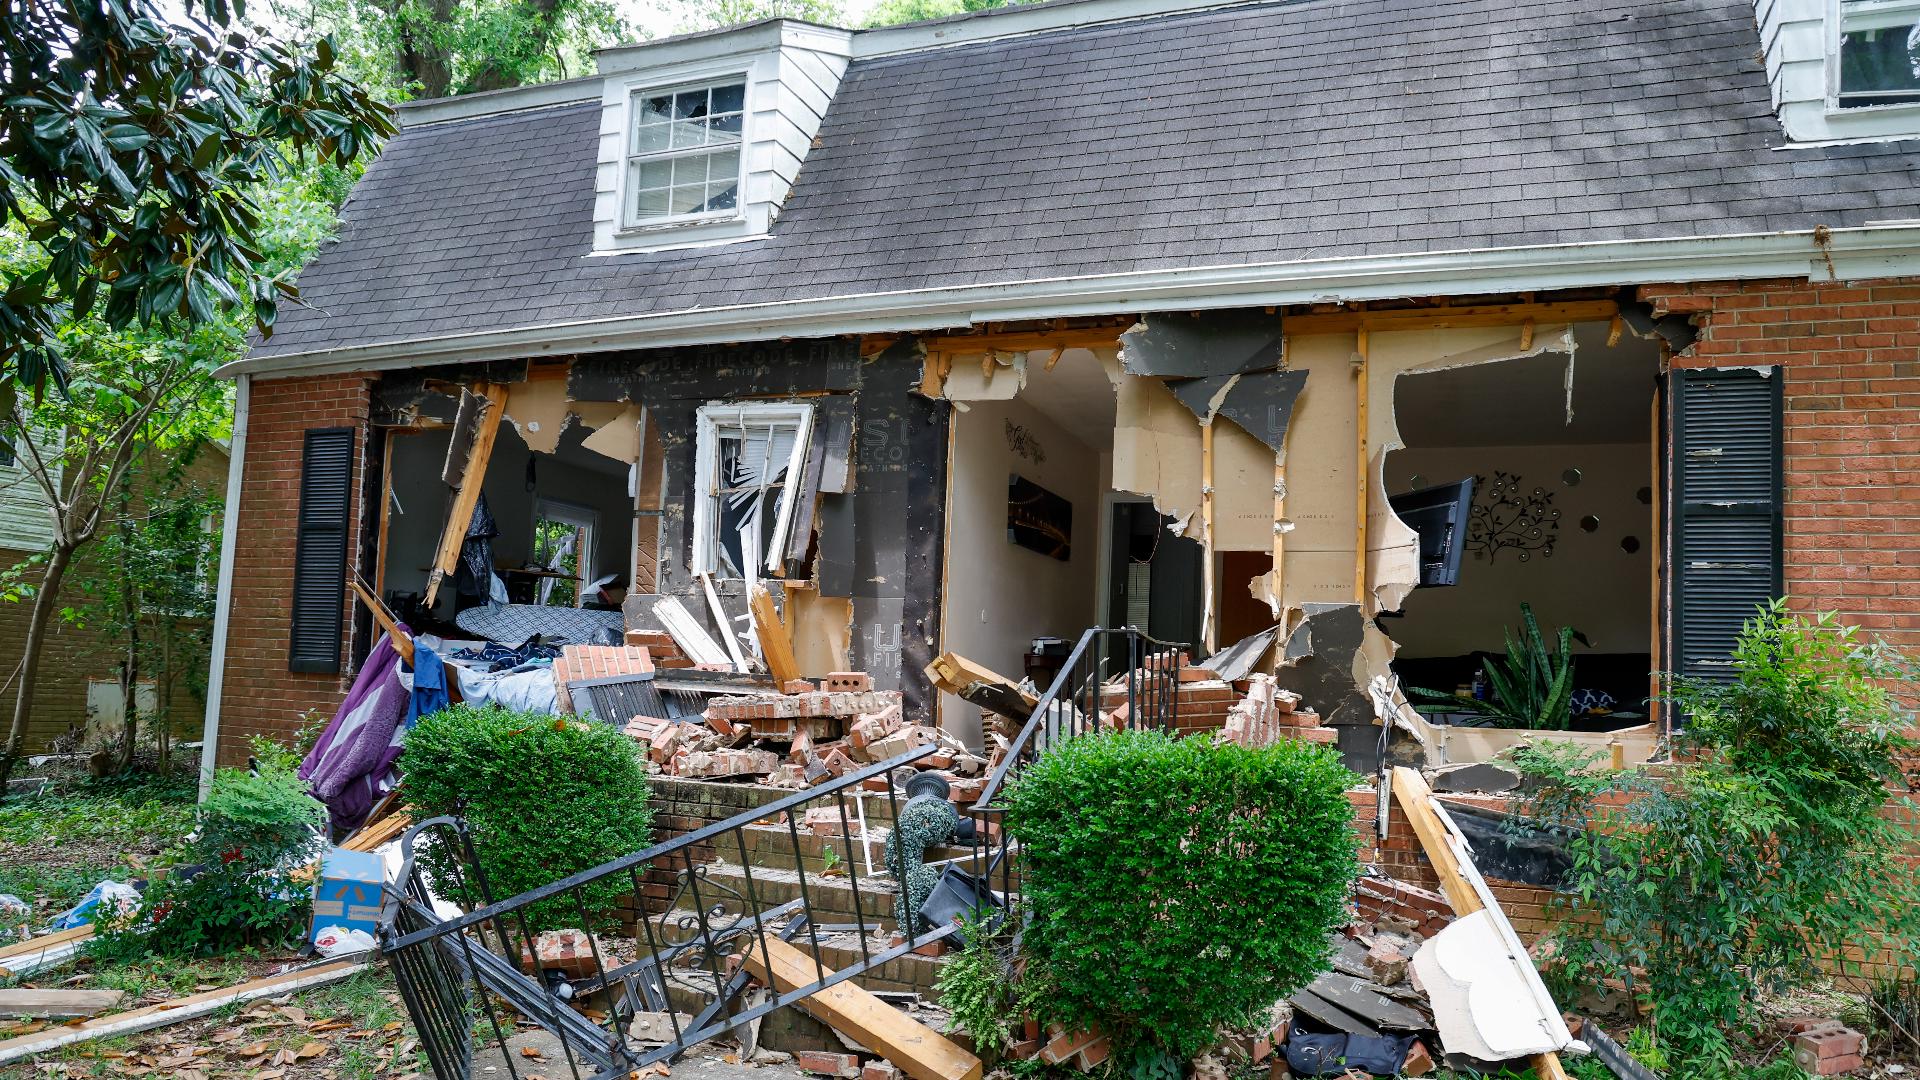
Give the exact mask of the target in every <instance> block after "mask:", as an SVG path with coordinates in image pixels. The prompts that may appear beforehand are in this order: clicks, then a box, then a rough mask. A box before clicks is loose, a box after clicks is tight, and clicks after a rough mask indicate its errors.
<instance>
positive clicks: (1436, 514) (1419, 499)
mask: <svg viewBox="0 0 1920 1080" xmlns="http://www.w3.org/2000/svg"><path fill="white" fill-rule="evenodd" d="M1387 503H1388V505H1390V506H1392V507H1393V512H1394V513H1395V514H1397V515H1399V517H1400V520H1401V521H1404V522H1406V523H1407V527H1408V528H1410V529H1412V530H1413V531H1414V532H1416V533H1419V534H1420V584H1421V585H1423V586H1425V585H1454V584H1458V583H1459V581H1460V552H1461V550H1462V549H1464V548H1465V547H1466V546H1467V515H1468V514H1469V512H1470V511H1471V510H1472V507H1473V477H1471V476H1469V477H1467V478H1466V479H1465V480H1461V481H1459V482H1457V483H1452V484H1440V485H1437V486H1435V487H1430V488H1421V489H1420V490H1419V491H1409V492H1407V493H1406V494H1405V495H1395V496H1394V497H1393V498H1391V499H1388V500H1387Z"/></svg>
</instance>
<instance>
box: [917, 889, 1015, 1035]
mask: <svg viewBox="0 0 1920 1080" xmlns="http://www.w3.org/2000/svg"><path fill="white" fill-rule="evenodd" d="M1017 923H1018V920H1017V919H1003V920H1001V922H1000V925H999V927H998V928H993V929H990V928H989V927H988V925H987V922H986V920H985V919H966V920H964V923H963V925H962V927H961V936H962V937H964V938H965V939H966V946H965V947H964V948H962V949H961V950H960V951H959V952H958V953H955V954H954V955H952V956H949V957H947V959H946V962H945V963H943V964H941V965H940V973H939V975H938V976H936V977H935V979H934V988H935V989H936V990H937V991H938V992H939V996H940V1007H941V1008H943V1009H946V1010H947V1011H948V1013H950V1014H951V1016H952V1020H953V1026H952V1029H951V1030H957V1031H964V1032H966V1033H967V1034H968V1035H971V1036H973V1044H974V1046H975V1047H976V1048H978V1050H979V1052H980V1053H982V1054H995V1053H998V1052H999V1051H1001V1050H1003V1049H1005V1048H1006V1047H1007V1046H1009V1045H1011V1044H1012V1043H1013V1041H1014V1030H1015V1028H1016V1027H1017V1026H1018V1025H1019V1024H1020V1023H1021V1017H1020V1001H1019V990H1018V987H1019V981H1018V980H1017V979H1015V978H1014V975H1013V965H1012V963H1011V960H1012V953H1013V947H1014V943H1013V934H1012V928H1013V926H1015V925H1017Z"/></svg>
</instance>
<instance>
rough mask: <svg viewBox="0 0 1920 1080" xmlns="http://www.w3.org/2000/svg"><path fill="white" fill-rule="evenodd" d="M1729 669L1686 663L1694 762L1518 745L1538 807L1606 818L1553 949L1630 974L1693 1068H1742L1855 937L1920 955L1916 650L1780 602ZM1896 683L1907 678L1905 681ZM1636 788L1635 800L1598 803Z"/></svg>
mask: <svg viewBox="0 0 1920 1080" xmlns="http://www.w3.org/2000/svg"><path fill="white" fill-rule="evenodd" d="M1733 659H1734V665H1735V667H1734V671H1735V676H1734V678H1733V680H1732V681H1730V682H1727V683H1704V682H1699V681H1694V680H1687V679H1676V680H1674V682H1673V686H1674V701H1675V703H1676V704H1677V705H1678V706H1679V708H1680V710H1681V711H1682V713H1683V714H1684V715H1685V716H1687V717H1688V721H1687V725H1686V727H1685V729H1684V731H1683V732H1681V733H1680V734H1679V735H1677V736H1676V743H1677V750H1678V751H1679V752H1678V753H1677V754H1676V758H1678V760H1679V761H1680V762H1681V763H1680V764H1678V765H1675V766H1673V767H1671V768H1669V769H1667V770H1664V771H1661V772H1658V773H1654V774H1649V773H1645V772H1639V771H1628V772H1619V773H1616V772H1609V771H1597V772H1596V771H1586V770H1584V769H1583V768H1582V766H1584V765H1585V764H1587V762H1586V761H1585V760H1584V759H1582V758H1581V757H1580V756H1579V755H1578V754H1576V753H1573V752H1570V751H1566V750H1558V751H1556V750H1550V749H1546V748H1536V749H1534V750H1532V751H1530V752H1528V753H1526V754H1523V755H1519V756H1518V757H1517V758H1516V760H1517V761H1518V762H1519V764H1520V765H1521V766H1522V768H1523V769H1524V770H1525V771H1527V772H1528V773H1530V774H1532V776H1533V777H1534V778H1535V779H1536V780H1539V781H1541V782H1542V783H1543V786H1542V787H1541V789H1540V794H1539V795H1538V796H1536V798H1535V801H1534V805H1533V808H1532V812H1533V813H1534V814H1535V815H1536V816H1538V817H1541V818H1545V819H1548V820H1555V821H1560V822H1563V823H1568V824H1585V823H1586V822H1587V821H1589V820H1591V821H1592V823H1593V825H1594V827H1593V828H1592V829H1591V830H1590V831H1584V832H1582V833H1581V834H1579V835H1578V836H1577V837H1576V839H1575V840H1574V842H1573V861H1574V870H1573V878H1574V880H1573V882H1572V887H1571V889H1570V891H1569V893H1568V894H1567V895H1566V896H1565V897H1564V898H1563V899H1562V901H1561V907H1562V914H1563V915H1565V916H1569V917H1566V918H1562V919H1560V920H1558V922H1557V926H1556V929H1555V936H1556V938H1557V939H1558V943H1559V951H1558V955H1559V956H1560V957H1561V959H1562V962H1563V963H1565V964H1566V966H1567V974H1568V975H1569V976H1570V977H1572V978H1575V979H1580V980H1591V979H1595V978H1599V977H1612V978H1621V979H1627V980H1629V982H1628V985H1631V986H1634V987H1636V988H1639V989H1640V990H1641V991H1642V993H1643V996H1644V997H1645V998H1646V999H1647V1000H1648V1002H1649V1003H1650V1004H1651V1005H1652V1007H1653V1010H1654V1020H1655V1026H1656V1030H1657V1032H1658V1035H1659V1039H1660V1044H1661V1046H1662V1048H1664V1049H1665V1051H1666V1052H1667V1054H1668V1056H1669V1057H1670V1058H1672V1059H1673V1061H1674V1064H1675V1066H1676V1073H1677V1074H1678V1075H1682V1076H1719V1075H1724V1074H1726V1073H1727V1072H1728V1071H1729V1070H1731V1069H1733V1068H1735V1065H1734V1060H1735V1054H1736V1050H1737V1047H1736V1045H1735V1043H1736V1041H1737V1033H1739V1032H1741V1031H1743V1030H1750V1029H1751V1027H1752V1026H1753V1025H1754V1024H1755V1023H1756V1022H1757V1020H1758V1017H1757V1014H1756V1012H1755V1003H1756V1001H1757V1000H1758V999H1759V998H1760V997H1761V996H1763V995H1764V994H1767V993H1770V992H1778V991H1783V990H1787V989H1790V988H1792V987H1795V986H1801V985H1806V984H1809V983H1812V982H1816V981H1819V980H1821V979H1823V978H1824V977H1825V975H1826V970H1825V969H1826V968H1828V967H1829V966H1834V967H1840V968H1843V969H1848V968H1854V969H1857V965H1853V964H1851V963H1850V962H1846V961H1844V960H1843V957H1844V955H1845V952H1846V950H1849V949H1858V950H1862V951H1863V952H1865V953H1866V954H1868V955H1875V954H1881V953H1883V952H1888V951H1891V953H1892V954H1893V955H1894V957H1895V958H1900V957H1902V956H1909V955H1911V953H1910V950H1911V947H1912V943H1914V942H1916V941H1920V937H1916V935H1920V876H1916V869H1915V866H1914V865H1913V863H1912V862H1911V861H1909V859H1908V858H1907V857H1906V856H1907V855H1908V854H1909V852H1910V842H1911V835H1910V834H1909V833H1907V832H1906V831H1905V830H1904V829H1903V828H1902V827H1901V826H1900V825H1898V824H1896V823H1895V822H1893V821H1891V820H1889V819H1888V817H1887V816H1886V815H1885V814H1884V813H1883V811H1884V810H1885V809H1886V808H1887V807H1888V806H1889V805H1892V806H1895V807H1898V808H1901V809H1904V810H1907V811H1909V812H1910V811H1911V810H1912V809H1913V804H1912V803H1911V801H1910V800H1908V799H1907V798H1905V797H1904V796H1901V797H1899V798H1895V791H1896V790H1897V788H1898V787H1899V786H1900V778H1901V772H1900V768H1899V763H1900V759H1901V758H1902V757H1903V756H1906V755H1909V754H1911V753H1912V752H1913V749H1914V744H1913V743H1912V742H1910V741H1909V740H1908V739H1907V738H1906V737H1905V735H1904V732H1906V731H1907V730H1909V728H1910V725H1911V723H1912V716H1911V714H1910V713H1909V712H1908V711H1907V710H1906V709H1904V708H1903V707H1901V706H1900V705H1899V704H1898V702H1897V700H1896V697H1895V694H1896V692H1898V691H1901V690H1904V691H1905V692H1909V693H1910V692H1911V689H1912V679H1913V671H1912V666H1911V664H1910V663H1908V662H1907V661H1906V660H1905V659H1904V658H1902V657H1901V656H1900V655H1899V654H1898V653H1896V652H1894V651H1893V650H1891V649H1889V648H1888V647H1887V646H1885V645H1884V644H1882V643H1879V642H1874V641H1868V640H1865V639H1862V638H1860V637H1859V636H1858V635H1857V634H1856V632H1855V628H1853V627H1850V626H1849V627H1842V626H1840V625H1839V624H1838V623H1837V622H1836V620H1835V618H1834V616H1832V615H1821V616H1816V617H1807V616H1798V615H1793V614H1791V613H1790V612H1788V611H1787V609H1786V606H1785V603H1784V601H1782V602H1777V603H1775V604H1773V605H1772V606H1771V607H1770V608H1767V609H1764V610H1762V611H1761V612H1760V614H1759V616H1758V617H1756V618H1754V619H1752V620H1750V621H1749V622H1748V623H1747V624H1746V627H1745V628H1744V630H1743V632H1742V633H1741V636H1740V639H1739V643H1738V645H1737V647H1736V648H1735V651H1734V656H1733ZM1901 684H1905V686H1904V687H1902V685H1901ZM1616 792H1625V793H1627V794H1629V795H1631V796H1632V798H1631V799H1630V801H1628V802H1627V804H1626V806H1625V807H1624V808H1623V809H1615V808H1612V807H1611V806H1609V805H1608V804H1607V803H1604V802H1602V801H1601V797H1602V796H1607V795H1612V794H1614V793H1616Z"/></svg>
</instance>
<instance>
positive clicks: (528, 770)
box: [400, 705, 652, 933]
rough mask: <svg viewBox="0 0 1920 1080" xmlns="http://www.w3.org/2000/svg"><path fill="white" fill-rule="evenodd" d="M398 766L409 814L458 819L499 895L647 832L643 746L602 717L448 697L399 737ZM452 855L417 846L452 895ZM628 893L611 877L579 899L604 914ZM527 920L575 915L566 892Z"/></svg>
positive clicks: (548, 924)
mask: <svg viewBox="0 0 1920 1080" xmlns="http://www.w3.org/2000/svg"><path fill="white" fill-rule="evenodd" d="M400 767H401V770H402V773H403V777H404V778H403V780H402V785H403V787H404V791H405V795H406V799H407V802H408V804H409V805H411V806H412V807H413V808H414V813H415V817H416V819H420V818H426V817H429V816H433V815H437V814H457V815H460V816H463V817H465V818H466V821H467V825H468V826H469V828H470V829H471V830H472V834H473V844H474V851H475V853H476V855H477V856H478V858H479V861H480V869H481V870H482V871H483V872H484V873H485V875H486V878H487V884H488V885H489V887H490V888H491V891H492V895H493V899H494V900H496V901H498V900H505V899H507V898H508V897H511V896H517V895H519V894H520V893H523V892H526V891H527V890H529V889H535V888H538V887H540V886H542V885H547V884H550V883H552V882H555V881H558V880H560V879H561V878H564V877H566V876H568V875H569V874H575V873H578V872H580V871H582V870H586V869H589V868H590V867H594V866H598V865H600V864H601V863H603V862H608V861H610V860H612V859H617V858H619V857H620V856H622V855H628V854H632V853H633V852H636V851H639V850H641V849H643V848H645V847H646V846H647V844H648V842H649V837H650V836H651V835H652V830H651V827H650V824H651V818H650V816H649V813H648V809H647V771H646V766H645V765H644V764H643V762H642V758H641V754H640V749H639V746H638V744H636V743H635V742H634V741H633V740H632V739H631V738H628V737H627V736H626V735H623V734H621V733H620V730H619V729H618V728H615V727H612V726H610V725H608V724H599V723H580V722H578V721H570V720H565V719H559V718H555V717H552V716H548V715H545V714H541V713H516V712H511V711H508V710H506V709H500V708H495V707H485V708H474V707H471V706H466V705H456V706H454V707H453V708H450V709H445V710H442V711H441V712H437V713H434V714H433V715H431V716H428V717H426V718H425V719H423V720H421V721H420V723H419V724H418V725H416V726H415V727H414V729H413V730H412V731H411V732H409V733H408V734H407V748H406V750H405V751H404V752H403V753H402V754H401V755H400ZM455 855H456V853H455V852H451V851H447V850H441V849H440V848H439V847H438V846H437V845H434V844H431V843H430V844H429V845H428V848H427V850H426V852H425V853H424V858H425V860H426V866H427V868H428V870H429V872H431V873H433V874H434V875H435V881H436V883H438V884H439V885H441V887H442V888H443V889H444V890H445V891H446V895H447V898H448V899H454V898H455V895H456V894H455V893H454V892H453V887H452V881H453V877H452V874H451V871H452V869H453V863H452V861H451V860H452V859H453V858H454V856H455ZM632 893H633V883H632V880H631V879H630V878H629V877H628V876H627V875H625V874H617V875H612V876H610V877H608V878H606V879H604V880H602V881H599V882H596V883H595V884H593V885H590V886H588V887H586V889H585V890H584V894H583V896H582V900H583V901H584V902H585V904H586V907H587V911H588V914H589V916H591V917H593V918H595V919H600V918H602V917H605V916H608V915H610V914H611V912H612V911H613V909H614V908H615V907H616V905H618V904H619V902H620V901H621V900H622V899H623V898H625V897H627V896H630V895H631V894H632ZM472 899H477V897H473V898H472ZM527 921H528V925H529V928H530V929H531V930H533V931H534V932H536V933H538V932H539V931H541V930H552V929H559V928H561V927H574V926H578V925H579V922H580V913H579V908H578V907H577V906H576V904H575V901H574V899H573V897H571V896H562V897H560V898H558V899H556V900H553V901H549V902H547V903H544V904H537V905H534V906H533V907H531V908H529V909H528V911H527ZM585 929H592V928H591V927H587V928H585Z"/></svg>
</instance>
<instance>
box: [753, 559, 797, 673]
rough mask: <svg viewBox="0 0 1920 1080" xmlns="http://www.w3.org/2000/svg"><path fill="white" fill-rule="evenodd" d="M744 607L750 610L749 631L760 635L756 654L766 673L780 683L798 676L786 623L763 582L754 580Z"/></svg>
mask: <svg viewBox="0 0 1920 1080" xmlns="http://www.w3.org/2000/svg"><path fill="white" fill-rule="evenodd" d="M747 608H748V610H749V611H751V612H753V632H754V633H755V634H757V635H758V636H759V638H760V656H761V658H762V659H764V660H766V662H767V674H769V675H772V676H773V681H774V682H775V683H778V684H779V685H780V686H782V687H784V686H786V685H787V684H788V683H790V682H793V681H794V680H796V679H799V678H802V676H801V674H800V664H799V662H798V661H797V660H795V659H794V658H793V641H792V639H791V638H789V637H788V636H787V627H786V624H784V623H782V622H781V621H780V612H779V611H778V610H776V609H775V608H774V604H773V594H772V593H771V592H769V591H767V587H766V585H764V584H761V583H759V582H755V583H754V586H753V594H752V595H751V596H750V597H748V599H747Z"/></svg>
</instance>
